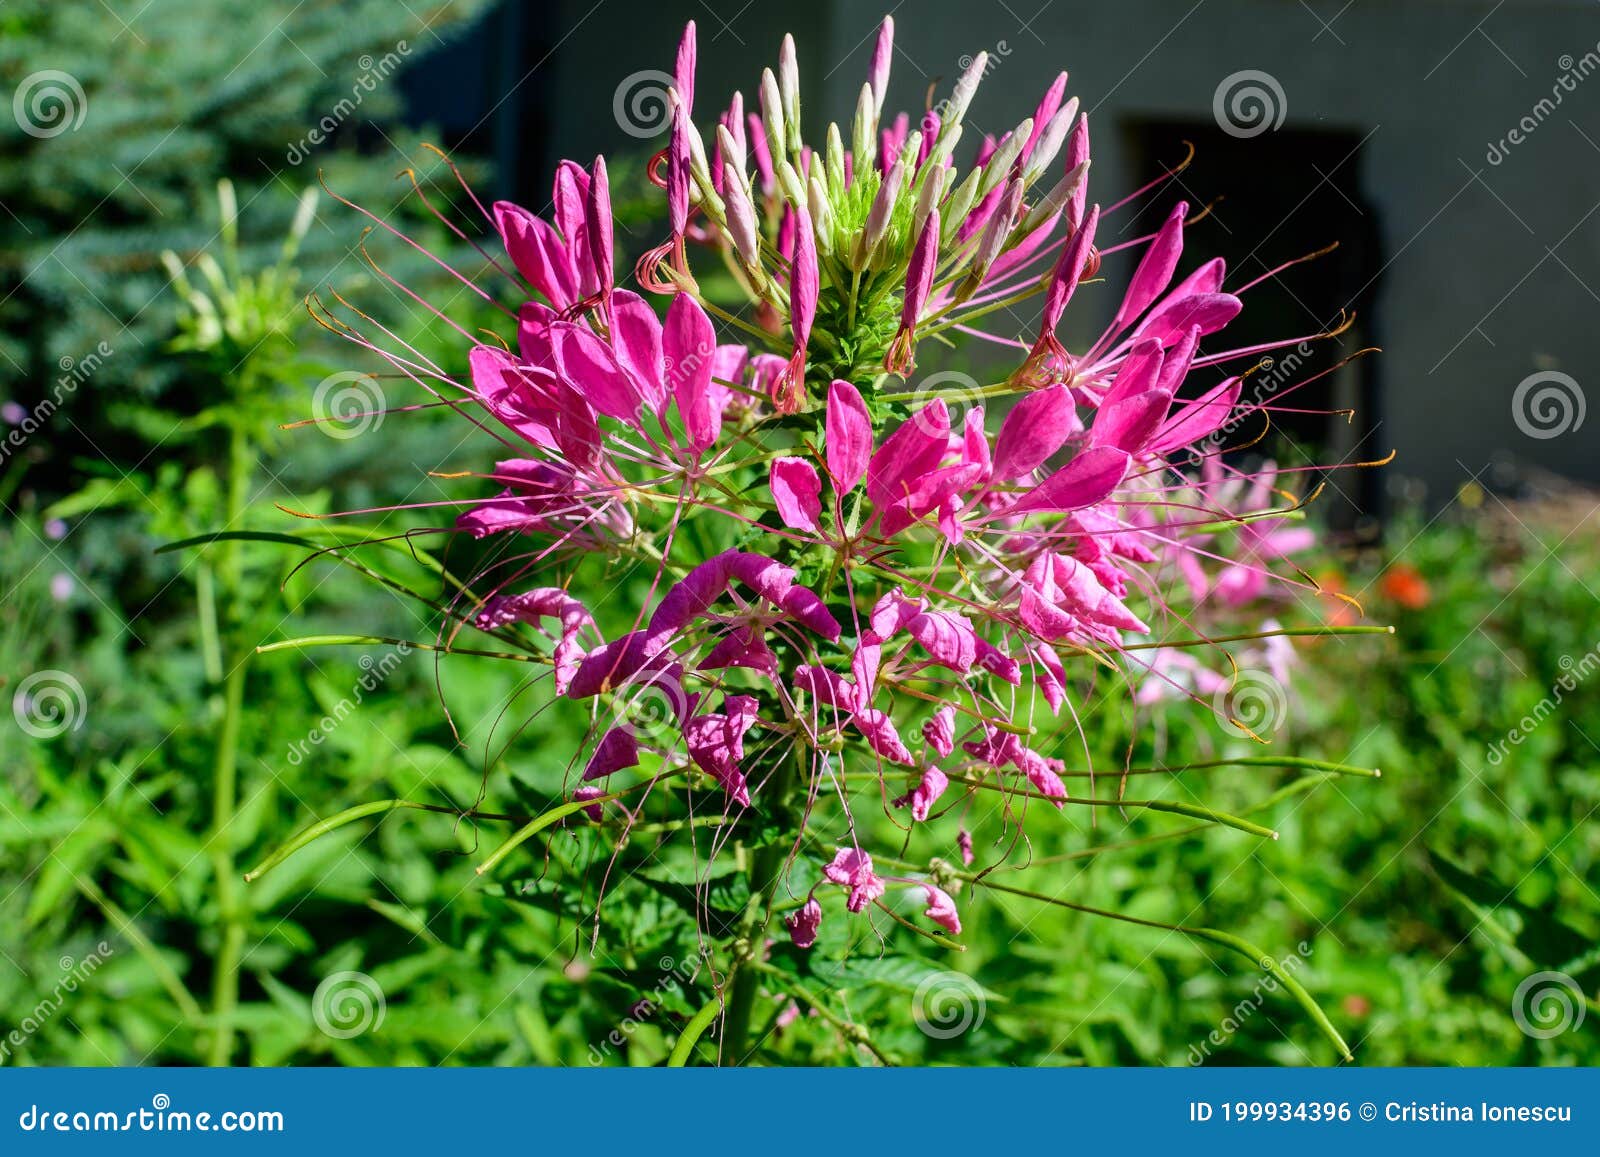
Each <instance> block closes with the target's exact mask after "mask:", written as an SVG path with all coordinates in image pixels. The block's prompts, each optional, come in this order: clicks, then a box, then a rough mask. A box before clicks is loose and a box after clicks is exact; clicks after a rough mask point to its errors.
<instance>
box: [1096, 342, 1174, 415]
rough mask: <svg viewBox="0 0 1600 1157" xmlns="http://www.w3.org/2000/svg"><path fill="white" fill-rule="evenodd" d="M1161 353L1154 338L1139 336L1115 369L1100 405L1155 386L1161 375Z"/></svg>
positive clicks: (1159, 346)
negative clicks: (1115, 371) (1115, 374)
mask: <svg viewBox="0 0 1600 1157" xmlns="http://www.w3.org/2000/svg"><path fill="white" fill-rule="evenodd" d="M1161 364H1162V353H1161V343H1160V342H1159V341H1157V340H1156V339H1155V338H1151V337H1147V338H1140V339H1139V340H1138V341H1136V342H1134V343H1133V347H1132V348H1131V349H1129V350H1128V356H1127V357H1126V358H1124V359H1123V361H1122V366H1121V368H1119V369H1118V370H1117V376H1116V377H1115V378H1114V379H1112V382H1111V388H1110V389H1108V390H1107V391H1106V392H1105V396H1104V397H1102V398H1101V399H1100V405H1101V406H1102V407H1104V406H1109V405H1111V404H1113V403H1115V402H1120V401H1121V400H1122V399H1123V398H1131V397H1133V395H1135V394H1142V393H1144V392H1145V391H1146V390H1153V389H1155V388H1156V385H1157V381H1158V379H1159V377H1160V375H1161Z"/></svg>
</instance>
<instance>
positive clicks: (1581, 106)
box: [551, 0, 1600, 502]
mask: <svg viewBox="0 0 1600 1157" xmlns="http://www.w3.org/2000/svg"><path fill="white" fill-rule="evenodd" d="M885 6H887V3H885V4H883V5H880V4H862V3H851V2H846V0H816V2H815V3H806V4H796V3H782V4H777V3H768V2H766V0H757V2H756V3H753V4H750V5H748V6H745V5H744V0H726V2H722V0H719V2H717V3H712V4H709V5H708V4H702V3H699V2H694V3H687V2H684V3H679V2H671V3H656V4H648V5H646V4H634V3H630V2H628V0H608V2H606V3H603V4H601V5H600V6H599V7H598V8H593V7H592V4H591V3H590V2H589V0H578V2H576V3H572V4H568V5H565V6H564V9H565V18H566V20H567V22H568V23H569V24H570V23H573V22H575V21H576V20H577V18H578V17H579V16H584V15H585V14H586V13H587V16H586V17H585V19H584V21H583V23H581V24H578V25H577V26H576V30H575V31H571V32H570V35H569V38H568V39H567V41H566V42H565V43H564V44H563V45H562V47H561V48H560V50H559V51H558V52H557V53H556V55H555V57H554V58H553V59H552V61H551V64H552V66H554V67H556V68H557V69H558V70H559V80H558V82H557V88H558V90H559V91H560V92H561V94H562V98H561V108H560V111H559V112H558V113H557V115H556V116H555V118H554V119H555V121H556V123H557V125H558V129H557V133H556V136H557V147H558V149H567V150H571V151H573V152H576V153H579V154H586V153H593V152H594V151H595V150H596V148H597V144H603V143H615V141H614V140H612V139H608V138H616V137H617V135H618V134H617V133H616V131H615V129H614V126H613V125H612V118H611V98H612V94H613V91H614V89H615V87H616V84H617V82H618V81H619V80H620V79H621V78H622V77H623V76H625V75H627V74H628V73H630V72H632V71H634V70H637V69H641V68H670V65H671V56H672V48H673V45H674V43H675V38H676V34H677V29H678V27H680V26H681V22H682V20H683V19H685V18H686V17H688V16H694V17H695V18H696V19H697V20H698V21H699V26H700V30H701V60H702V69H703V71H702V77H701V81H700V84H699V93H700V95H699V97H698V98H697V105H698V106H699V109H700V111H701V112H702V113H704V112H705V111H706V110H707V109H709V108H710V107H711V106H712V105H713V104H716V103H720V102H721V101H723V100H725V98H726V95H727V93H728V92H729V91H730V90H731V88H732V87H734V86H735V85H737V86H738V87H741V88H742V89H743V91H744V92H745V94H746V97H747V98H749V97H751V96H752V95H753V93H754V91H755V89H756V81H757V78H758V77H759V72H760V68H761V66H762V65H764V64H768V63H771V62H773V60H774V59H775V57H776V51H777V44H778V40H779V38H780V36H781V34H782V32H783V31H784V30H786V29H793V30H794V32H795V34H796V36H797V39H798V40H799V42H800V53H801V60H802V68H803V70H804V72H805V77H806V84H807V110H808V116H807V120H808V135H811V134H813V133H815V132H816V130H817V128H818V127H819V125H820V124H821V123H825V121H826V119H837V120H839V121H840V122H841V124H845V123H848V118H849V116H850V114H851V109H852V107H853V103H854V93H855V91H856V90H857V88H858V87H859V85H860V83H861V80H862V77H863V74H864V72H865V68H866V63H867V57H868V54H869V52H870V46H871V36H872V32H873V29H874V28H875V26H876V24H877V21H878V19H879V18H880V16H881V12H882V8H883V7H885ZM1341 7H1342V11H1341ZM741 9H742V10H741ZM713 10H714V11H715V12H718V13H720V14H721V17H722V19H725V20H726V21H728V23H727V24H726V25H724V24H722V23H721V21H720V20H719V18H718V17H717V16H716V15H713ZM893 11H894V13H895V18H896V22H897V25H898V39H897V53H896V61H895V78H894V83H893V86H892V90H891V102H890V103H891V104H892V105H895V106H899V107H915V108H921V107H922V104H923V91H922V90H923V88H924V87H925V86H926V84H927V83H928V81H929V80H932V79H933V78H935V77H938V78H940V79H941V82H942V85H943V90H942V91H944V90H947V89H948V85H949V83H950V81H951V80H952V79H953V78H954V76H955V75H956V74H957V73H958V72H959V71H960V68H961V63H962V59H961V58H962V57H963V56H964V55H965V54H969V53H972V52H974V51H976V50H977V49H980V48H982V49H987V50H989V51H991V52H992V53H995V52H998V51H1003V52H1004V53H1005V55H1004V57H1003V60H1002V61H1001V62H1000V63H999V64H997V65H996V66H995V68H994V70H993V72H992V73H991V76H990V79H989V80H988V82H986V85H985V87H984V89H983V90H982V91H981V92H980V95H979V98H978V102H977V104H976V106H975V108H974V111H973V114H972V117H971V119H972V121H973V122H974V123H975V124H976V125H977V126H979V127H980V128H983V129H986V130H992V131H996V132H998V131H1003V130H1004V129H1005V128H1008V127H1010V126H1011V125H1012V124H1014V123H1015V122H1016V121H1018V120H1020V119H1021V118H1022V117H1023V116H1026V115H1028V114H1029V113H1031V111H1032V109H1033V105H1034V103H1035V101H1036V100H1037V97H1038V94H1039V92H1040V91H1041V90H1042V88H1043V86H1044V85H1045V84H1046V83H1047V82H1048V80H1049V78H1050V77H1051V75H1053V74H1054V72H1056V71H1057V70H1059V69H1063V68H1064V69H1067V70H1068V71H1069V72H1070V73H1071V78H1072V79H1071V86H1070V90H1071V91H1072V92H1073V93H1075V94H1078V95H1079V96H1080V97H1081V98H1082V99H1083V102H1084V106H1085V108H1087V109H1089V110H1091V114H1092V123H1093V125H1094V128H1095V134H1094V139H1095V146H1096V153H1095V157H1096V162H1095V163H1096V168H1095V173H1094V195H1095V197H1096V199H1097V200H1101V201H1105V202H1110V201H1112V200H1115V199H1117V198H1118V197H1120V196H1121V195H1122V194H1123V193H1124V192H1126V191H1129V190H1131V188H1132V182H1133V179H1134V175H1135V171H1136V166H1135V164H1134V162H1133V158H1131V157H1130V156H1129V155H1128V153H1127V141H1126V139H1125V137H1124V134H1123V133H1122V132H1120V131H1118V129H1119V126H1122V125H1125V124H1126V123H1128V122H1129V121H1130V120H1134V119H1142V118H1143V119H1147V118H1189V119H1194V120H1201V119H1204V120H1206V121H1211V120H1212V118H1213V112H1212V107H1213V97H1214V95H1215V93H1216V91H1217V89H1218V86H1219V84H1220V83H1221V82H1222V81H1223V80H1224V79H1225V78H1227V77H1229V76H1230V75H1231V74H1234V73H1236V72H1239V71H1241V70H1247V69H1256V70H1261V71H1264V72H1266V73H1269V74H1270V75H1271V76H1272V77H1273V78H1274V79H1275V80H1276V81H1277V83H1278V84H1279V86H1280V87H1281V89H1282V92H1283V103H1284V106H1285V111H1286V116H1285V120H1284V123H1283V125H1282V129H1283V130H1284V131H1288V130H1292V129H1295V128H1298V127H1314V128H1330V127H1331V128H1342V129H1348V130H1352V131H1355V132H1356V133H1358V134H1360V135H1361V136H1362V137H1363V138H1364V144H1363V146H1362V148H1361V151H1360V153H1359V156H1358V157H1357V158H1356V159H1355V160H1353V161H1351V162H1350V163H1351V164H1355V165H1359V180H1360V188H1361V190H1362V192H1363V193H1364V196H1365V199H1366V200H1367V201H1370V203H1371V205H1372V206H1374V207H1375V208H1376V212H1377V216H1378V218H1379V221H1378V225H1379V227H1380V228H1381V234H1382V237H1383V247H1384V253H1385V256H1386V264H1385V265H1384V267H1383V269H1382V275H1381V282H1380V296H1379V298H1378V302H1377V306H1378V313H1379V317H1378V319H1377V321H1378V324H1379V326H1380V331H1381V335H1382V339H1383V344H1384V346H1385V351H1386V352H1385V353H1384V355H1383V361H1382V369H1381V380H1382V387H1383V395H1384V396H1383V401H1382V405H1381V407H1380V424H1379V426H1378V428H1377V430H1376V431H1375V432H1374V434H1373V437H1372V438H1371V439H1370V440H1369V441H1368V443H1367V444H1366V445H1363V446H1362V447H1361V448H1360V454H1361V455H1362V456H1366V455H1367V454H1368V452H1369V451H1371V450H1373V449H1376V450H1377V451H1378V452H1379V453H1381V452H1383V451H1386V450H1387V449H1388V448H1390V447H1393V448H1395V449H1397V450H1398V451H1399V453H1400V458H1399V460H1398V462H1397V463H1396V465H1395V467H1394V469H1393V473H1394V475H1395V476H1396V477H1398V476H1400V475H1402V474H1404V475H1410V476H1414V477H1417V478H1420V479H1422V480H1424V481H1425V482H1426V484H1427V486H1428V493H1429V497H1430V500H1432V501H1434V502H1439V501H1443V500H1444V499H1446V498H1448V497H1449V496H1450V495H1451V494H1453V493H1454V492H1455V490H1456V489H1457V487H1458V486H1459V485H1460V484H1461V483H1463V482H1465V481H1467V480H1468V479H1469V478H1470V477H1472V476H1474V475H1476V474H1478V473H1479V472H1481V471H1482V470H1483V469H1484V468H1485V466H1486V465H1487V464H1488V463H1489V462H1490V461H1491V460H1492V459H1493V458H1494V457H1495V456H1496V455H1501V456H1513V457H1514V458H1515V459H1516V460H1518V461H1520V462H1523V463H1534V464H1539V465H1543V466H1545V467H1547V468H1549V469H1551V470H1554V471H1558V472H1561V473H1565V474H1568V475H1571V476H1574V477H1579V478H1583V479H1586V480H1588V481H1600V453H1597V452H1596V451H1597V448H1600V413H1597V414H1594V415H1590V416H1589V418H1588V420H1587V421H1586V422H1584V424H1583V425H1582V427H1581V428H1579V429H1576V430H1569V431H1568V432H1566V433H1564V434H1562V435H1560V436H1557V437H1552V438H1547V439H1539V438H1534V437H1530V436H1529V435H1528V434H1526V433H1524V432H1522V430H1521V429H1519V427H1518V425H1517V423H1516V421H1514V415H1513V408H1512V398H1513V394H1514V392H1515V391H1516V388H1517V386H1518V385H1519V383H1521V382H1522V381H1523V380H1524V379H1526V378H1527V377H1528V376H1529V375H1531V374H1534V373H1536V372H1538V371H1546V370H1553V371H1560V372H1562V373H1565V374H1567V375H1570V377H1571V379H1573V380H1574V381H1575V382H1576V383H1577V385H1578V387H1579V389H1580V390H1584V391H1587V394H1586V395H1585V396H1583V397H1582V399H1581V400H1582V402H1583V404H1584V405H1587V403H1588V402H1589V401H1594V402H1595V403H1596V404H1597V405H1600V359H1597V351H1600V342H1597V334H1600V68H1597V69H1596V70H1595V71H1594V72H1593V73H1592V74H1591V75H1589V76H1588V77H1587V78H1586V79H1583V80H1579V81H1577V82H1576V84H1575V86H1574V87H1573V90H1572V91H1570V92H1567V91H1564V92H1562V94H1561V97H1562V101H1561V104H1560V105H1559V107H1556V108H1554V109H1553V110H1548V115H1546V116H1544V118H1543V121H1542V123H1540V124H1538V125H1537V127H1535V128H1534V129H1533V131H1532V132H1531V133H1529V134H1527V137H1526V139H1525V140H1524V141H1523V143H1521V144H1515V145H1511V147H1510V148H1509V150H1507V151H1506V153H1505V155H1504V156H1503V159H1501V160H1500V162H1499V163H1498V164H1491V163H1490V161H1489V160H1488V159H1487V158H1486V154H1487V152H1488V150H1489V147H1490V145H1491V143H1493V142H1499V141H1502V140H1503V139H1504V138H1506V137H1507V135H1508V133H1510V132H1511V130H1513V129H1515V128H1516V127H1517V125H1518V122H1519V121H1521V120H1522V119H1523V118H1525V117H1530V116H1539V115H1540V114H1538V113H1536V112H1535V105H1536V104H1537V102H1539V101H1540V100H1541V99H1543V98H1549V97H1551V95H1552V89H1554V88H1556V87H1557V84H1558V81H1559V79H1560V78H1561V77H1562V75H1563V74H1564V73H1566V74H1569V75H1572V74H1575V73H1576V72H1577V71H1578V70H1580V69H1586V68H1587V67H1588V66H1590V65H1595V64H1596V63H1597V62H1600V6H1597V5H1596V4H1594V3H1588V2H1554V0H1550V2H1545V0H1506V2H1504V3H1500V4H1498V5H1497V4H1494V3H1467V2H1460V0H1354V2H1353V3H1350V4H1348V5H1342V4H1341V2H1340V0H1329V2H1309V0H1308V3H1307V4H1302V3H1300V2H1298V0H1198V2H1197V0H1122V2H1109V0H1096V2H1092V3H1091V2H1084V0H1051V2H1045V0H1004V3H1002V2H1000V0H903V2H902V3H899V4H898V5H896V6H894V8H893ZM1325 23H1326V26H1325ZM1586 53H1588V54H1594V55H1591V56H1590V57H1589V58H1588V61H1587V63H1585V62H1584V60H1583V58H1584V56H1585V54H1586ZM1564 58H1569V59H1564ZM812 110H817V112H818V113H820V114H821V115H812ZM1271 138H1272V134H1271V133H1266V134H1263V135H1262V136H1260V137H1256V138H1254V142H1255V143H1259V144H1260V151H1261V155H1262V156H1263V158H1267V157H1270V156H1271ZM1252 147H1254V144H1253V145H1252ZM1140 171H1142V170H1140ZM1289 176H1290V178H1291V180H1293V179H1294V178H1295V177H1296V175H1295V174H1289ZM1250 179H1251V173H1250V172H1249V171H1241V172H1239V174H1238V180H1239V181H1241V182H1243V181H1248V180H1250ZM1299 179H1301V180H1303V183H1304V187H1305V189H1306V191H1307V192H1310V191H1311V190H1312V189H1313V188H1314V187H1315V186H1316V185H1317V184H1318V183H1319V182H1320V181H1321V177H1320V175H1319V174H1318V173H1317V172H1315V171H1307V172H1305V173H1304V174H1302V175H1299ZM1222 191H1223V192H1225V191H1226V190H1222ZM1206 192H1207V193H1209V192H1210V191H1209V190H1208V191H1206ZM1197 199H1199V200H1206V199H1208V197H1207V196H1205V195H1201V196H1199V197H1198V198H1197ZM1297 199H1298V198H1297ZM1294 211H1295V204H1294V202H1293V201H1290V202H1289V203H1287V204H1285V205H1284V206H1283V207H1282V212H1281V214H1280V215H1279V217H1278V218H1277V219H1273V220H1239V219H1236V218H1230V216H1229V209H1228V205H1227V203H1226V202H1224V203H1223V204H1222V205H1221V206H1220V207H1219V208H1218V209H1217V218H1218V220H1217V226H1218V227H1220V228H1225V229H1226V230H1227V231H1228V232H1229V233H1230V234H1234V235H1240V236H1246V237H1248V236H1250V235H1257V236H1260V237H1262V238H1268V240H1267V243H1266V244H1265V245H1264V246H1263V247H1262V249H1261V251H1260V255H1259V256H1258V257H1257V258H1255V259H1254V260H1253V262H1252V263H1251V264H1254V265H1255V266H1256V268H1254V269H1251V268H1249V266H1248V265H1247V267H1246V268H1245V269H1242V270H1236V272H1237V273H1242V274H1246V275H1247V276H1254V275H1255V274H1257V273H1259V272H1263V271H1264V268H1265V266H1264V265H1262V264H1260V263H1261V262H1262V261H1274V262H1275V261H1279V260H1283V259H1285V258H1288V257H1291V256H1295V255H1296V254H1295V253H1293V252H1289V251H1285V250H1284V249H1282V248H1280V247H1276V246H1275V245H1274V243H1273V242H1274V239H1273V238H1269V234H1273V233H1274V231H1277V230H1280V229H1281V224H1282V219H1283V218H1284V217H1287V216H1289V215H1290V214H1291V213H1293V212H1294ZM1194 236H1195V240H1194V242H1193V245H1194V247H1195V251H1196V252H1198V251H1199V249H1200V248H1201V247H1203V245H1204V243H1205V233H1204V231H1202V230H1197V231H1196V232H1195V234H1194ZM1256 292H1261V293H1270V292H1272V290H1271V287H1270V286H1264V287H1262V289H1261V290H1258V291H1256ZM1094 305H1095V306H1100V307H1101V308H1103V309H1105V310H1106V311H1107V312H1109V309H1110V308H1111V303H1099V302H1097V303H1094ZM1093 307H1094V306H1091V308H1093ZM1247 308H1248V304H1247ZM1326 320H1327V319H1326V318H1321V317H1315V316H1307V317H1306V318H1305V321H1306V325H1307V327H1308V329H1309V328H1313V327H1315V326H1317V325H1319V324H1321V323H1323V322H1325V321H1326ZM1080 324H1081V319H1080ZM1529 424H1530V425H1533V423H1529Z"/></svg>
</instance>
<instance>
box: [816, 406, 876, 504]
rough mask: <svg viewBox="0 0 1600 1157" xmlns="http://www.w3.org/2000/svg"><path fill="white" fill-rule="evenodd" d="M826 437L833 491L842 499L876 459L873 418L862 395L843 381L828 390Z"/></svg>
mask: <svg viewBox="0 0 1600 1157" xmlns="http://www.w3.org/2000/svg"><path fill="white" fill-rule="evenodd" d="M825 437H826V444H825V447H824V448H825V449H826V451H827V457H828V474H829V475H830V476H831V477H832V478H833V488H834V490H835V491H837V492H838V493H839V494H840V495H841V496H842V495H845V494H848V493H850V491H852V490H854V489H855V486H856V483H858V482H860V481H861V476H862V475H863V474H865V473H866V472H867V463H868V461H869V460H870V459H871V458H872V418H871V416H870V415H869V414H868V413H867V404H866V403H865V402H864V401H862V400H861V393H860V391H858V390H857V389H856V388H855V387H854V386H852V385H851V384H850V383H849V382H846V381H843V380H842V379H838V378H835V379H834V381H833V383H832V384H831V385H830V386H829V387H828V416H827V423H826V431H825Z"/></svg>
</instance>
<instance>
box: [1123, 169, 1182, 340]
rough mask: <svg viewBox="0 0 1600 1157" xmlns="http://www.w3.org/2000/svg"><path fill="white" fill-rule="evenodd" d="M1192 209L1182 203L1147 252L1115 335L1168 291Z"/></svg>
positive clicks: (1130, 287) (1127, 296)
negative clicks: (1185, 223)
mask: <svg viewBox="0 0 1600 1157" xmlns="http://www.w3.org/2000/svg"><path fill="white" fill-rule="evenodd" d="M1188 211H1189V206H1188V205H1187V204H1185V203H1184V202H1182V201H1180V202H1178V203H1177V204H1176V205H1174V206H1173V207H1172V212H1171V213H1169V214H1168V215H1167V219H1166V220H1165V221H1163V222H1162V223H1161V228H1160V230H1159V231H1158V232H1157V233H1156V236H1155V239H1154V240H1153V241H1151V242H1150V247H1149V248H1148V249H1146V250H1145V252H1144V257H1143V259H1142V260H1140V262H1139V268H1138V269H1136V270H1134V272H1133V280H1132V281H1130V282H1129V283H1128V292H1127V293H1126V294H1125V295H1123V298H1122V305H1121V306H1120V307H1118V309H1117V316H1116V317H1115V318H1113V319H1112V322H1111V329H1112V331H1113V332H1115V331H1118V330H1121V329H1123V328H1124V327H1126V326H1127V325H1128V324H1129V323H1130V322H1132V321H1134V320H1135V319H1136V318H1138V316H1139V315H1140V314H1142V313H1143V312H1144V311H1145V310H1146V309H1148V308H1150V305H1151V303H1153V302H1154V301H1155V300H1156V298H1158V297H1160V296H1161V294H1162V293H1163V292H1164V291H1165V290H1166V288H1167V286H1168V285H1169V284H1170V283H1171V281H1172V275H1173V273H1174V272H1175V271H1176V270H1177V268H1178V258H1179V257H1180V256H1181V255H1182V253H1183V216H1184V214H1185V213H1187V212H1188Z"/></svg>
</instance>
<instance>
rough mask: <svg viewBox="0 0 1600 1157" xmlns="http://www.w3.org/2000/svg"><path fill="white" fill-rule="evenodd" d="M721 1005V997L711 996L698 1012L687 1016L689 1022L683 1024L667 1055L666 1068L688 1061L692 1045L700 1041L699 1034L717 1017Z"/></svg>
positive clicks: (677, 1067)
mask: <svg viewBox="0 0 1600 1157" xmlns="http://www.w3.org/2000/svg"><path fill="white" fill-rule="evenodd" d="M721 1007H722V1001H721V998H720V997H716V996H713V997H712V998H711V999H710V1000H708V1001H706V1003H705V1005H704V1006H703V1007H702V1008H701V1009H700V1011H699V1012H697V1013H695V1014H694V1016H692V1017H690V1018H689V1023H688V1024H686V1025H684V1026H683V1032H682V1033H681V1034H680V1035H679V1037H678V1040H677V1043H675V1044H674V1045H673V1046H672V1052H671V1054H670V1055H669V1056H668V1057H667V1068H669V1069H681V1068H683V1066H684V1065H685V1064H687V1063H688V1061H689V1054H690V1053H691V1052H693V1051H694V1046H695V1045H696V1044H698V1043H699V1042H700V1038H701V1036H703V1035H704V1034H705V1031H706V1029H707V1028H708V1027H710V1024H711V1022H712V1021H714V1020H716V1019H717V1012H718V1011H719V1010H720V1009H721Z"/></svg>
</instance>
